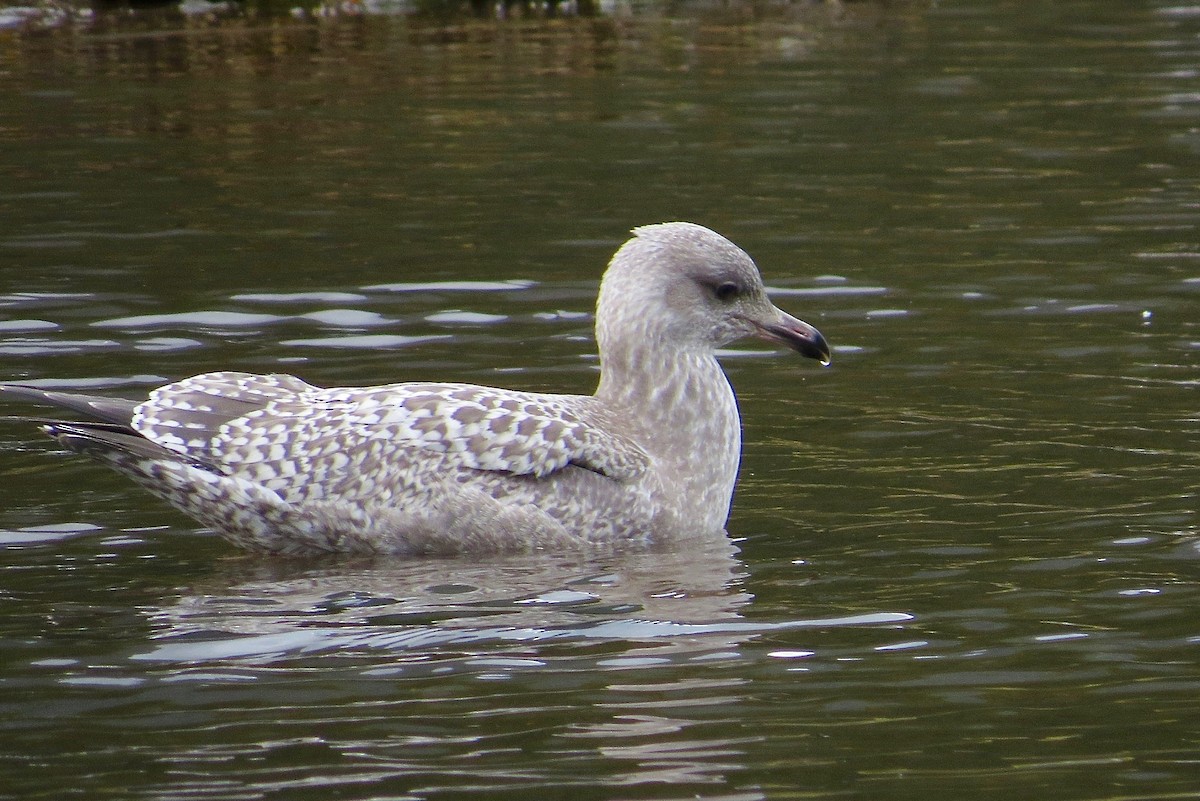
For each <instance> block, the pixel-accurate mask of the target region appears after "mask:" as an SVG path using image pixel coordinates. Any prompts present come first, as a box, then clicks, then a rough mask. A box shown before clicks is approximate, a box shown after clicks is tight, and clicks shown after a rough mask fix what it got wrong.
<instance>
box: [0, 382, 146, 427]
mask: <svg viewBox="0 0 1200 801" xmlns="http://www.w3.org/2000/svg"><path fill="white" fill-rule="evenodd" d="M0 392H3V393H5V394H6V395H10V396H12V397H14V398H18V399H20V400H26V401H30V402H32V403H40V404H43V405H46V406H57V407H59V408H62V409H68V410H70V411H72V412H78V413H79V414H82V415H85V416H86V417H90V418H91V419H93V420H99V421H101V422H104V423H115V424H117V425H121V426H125V427H128V426H129V424H130V423H132V422H133V410H134V409H136V408H137V406H138V403H139V401H131V400H125V399H124V398H105V397H101V396H99V395H82V394H78V393H75V392H55V391H53V390H48V389H39V388H37V387H31V386H26V385H25V384H0Z"/></svg>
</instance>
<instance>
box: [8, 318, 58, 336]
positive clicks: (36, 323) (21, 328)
mask: <svg viewBox="0 0 1200 801" xmlns="http://www.w3.org/2000/svg"><path fill="white" fill-rule="evenodd" d="M60 328H62V326H60V325H59V324H58V323H52V322H50V321H49V320H2V321H0V333H20V332H25V331H57V330H59V329H60Z"/></svg>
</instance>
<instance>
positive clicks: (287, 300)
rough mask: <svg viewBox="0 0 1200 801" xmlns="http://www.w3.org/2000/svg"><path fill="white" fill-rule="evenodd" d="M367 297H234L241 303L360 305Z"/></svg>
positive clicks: (314, 294)
mask: <svg viewBox="0 0 1200 801" xmlns="http://www.w3.org/2000/svg"><path fill="white" fill-rule="evenodd" d="M366 299H367V296H366V295H360V294H358V293H356V292H258V293H251V294H245V295H232V296H230V300H235V301H238V302H239V303H359V302H361V301H364V300H366Z"/></svg>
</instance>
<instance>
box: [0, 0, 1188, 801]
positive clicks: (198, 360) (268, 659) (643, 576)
mask: <svg viewBox="0 0 1200 801" xmlns="http://www.w3.org/2000/svg"><path fill="white" fill-rule="evenodd" d="M6 24H7V23H6ZM48 25H49V27H47V28H46V29H43V30H10V31H8V32H6V33H2V34H0V37H2V38H0V72H2V74H3V76H4V88H3V90H2V91H3V95H0V145H2V146H0V176H3V177H2V179H0V180H2V184H0V215H2V218H3V219H4V221H5V225H4V226H3V230H2V231H0V366H2V369H3V375H4V377H5V378H16V379H22V380H36V381H41V382H44V383H47V384H50V385H55V386H62V387H68V388H80V389H85V388H86V389H91V390H105V391H111V392H116V393H127V394H129V395H134V394H136V393H138V392H141V391H144V390H145V389H146V388H147V387H149V386H153V385H154V384H155V383H158V382H161V381H164V380H167V379H170V378H177V377H181V376H185V375H188V374H191V373H195V372H200V371H203V370H209V369H214V368H223V367H232V368H237V369H247V370H276V371H278V370H286V371H290V372H296V373H298V374H300V375H302V376H303V377H305V378H306V379H308V380H311V381H313V382H317V383H326V384H354V383H373V382H382V381H390V380H402V379H405V378H433V379H457V380H470V381H480V382H487V383H501V384H506V385H510V386H516V387H521V388H528V389H538V390H548V389H552V390H557V391H574V392H587V391H590V389H591V388H592V386H593V385H594V382H595V361H594V359H593V358H592V357H591V356H590V354H591V353H592V343H591V340H590V316H589V314H590V310H591V309H590V306H591V303H592V299H593V297H594V292H595V288H596V282H597V279H598V277H599V273H600V271H601V270H602V267H603V263H604V261H605V260H606V259H607V257H608V256H609V255H610V254H611V252H612V250H613V249H614V248H615V247H616V246H617V245H618V244H619V242H620V241H621V240H622V239H623V238H624V233H623V232H625V231H626V230H627V229H628V228H630V227H631V226H634V225H638V224H642V223H647V222H654V221H660V220H665V219H675V218H682V219H692V220H696V221H698V222H702V223H705V224H708V225H710V226H711V227H714V228H716V229H717V230H720V231H722V232H724V233H726V234H728V235H729V236H731V237H732V238H734V239H735V241H737V242H739V243H740V244H742V245H743V246H745V247H746V248H747V249H748V250H749V251H750V252H751V253H752V254H753V255H754V256H755V257H756V259H757V260H758V262H759V264H760V266H761V267H762V269H763V271H764V274H765V276H766V278H767V281H768V283H769V284H770V285H771V286H772V288H773V289H774V290H775V292H774V294H775V300H776V302H777V303H778V304H779V305H781V306H782V307H784V308H786V309H788V310H789V311H791V312H793V313H795V314H797V315H798V316H801V317H803V318H805V319H807V320H809V321H810V322H812V323H814V324H816V325H818V326H819V327H820V328H821V329H822V330H823V332H824V333H825V334H826V335H827V336H828V337H829V339H830V341H831V342H832V343H833V345H834V365H833V367H832V368H830V369H828V370H822V369H820V368H817V367H814V366H812V364H811V363H803V364H802V363H800V360H798V359H796V358H794V356H789V355H785V354H782V353H780V354H771V353H770V352H769V351H764V350H762V349H761V348H758V347H756V346H754V345H739V346H738V347H737V348H736V349H735V350H733V351H731V352H730V353H729V354H727V356H726V358H725V362H726V365H727V367H728V370H729V372H730V374H731V375H732V377H733V380H734V383H735V385H736V387H737V389H738V391H739V396H740V398H741V402H742V407H743V415H744V418H745V427H746V449H745V459H744V465H743V475H742V480H741V483H740V485H739V491H738V497H737V500H736V503H735V511H734V514H733V517H732V519H731V521H730V524H729V529H730V532H731V543H730V544H729V546H728V547H724V546H714V547H712V548H708V549H699V550H697V551H695V552H685V553H672V554H648V555H647V554H631V555H628V556H624V557H613V556H603V557H601V556H597V557H594V558H585V557H580V556H576V555H572V556H562V557H556V556H543V557H537V558H511V559H504V560H500V561H497V562H488V563H476V562H470V561H465V560H464V561H444V560H443V561H415V562H412V561H401V562H396V561H382V562H362V561H346V560H318V561H311V562H310V561H301V562H295V561H286V560H282V561H280V560H266V559H262V558H259V557H247V556H243V555H240V554H237V553H234V552H232V551H231V549H230V548H229V547H227V546H226V545H224V544H223V543H222V542H221V541H220V540H218V539H216V538H215V537H213V536H212V535H210V534H208V533H206V532H203V531H198V530H197V529H196V528H195V527H194V526H193V525H192V524H191V523H190V522H189V521H187V520H186V519H183V518H181V517H180V516H178V515H177V514H175V513H174V512H172V511H171V510H169V509H166V508H164V507H163V506H162V505H161V504H159V503H158V502H156V501H155V500H153V499H152V498H149V497H148V496H145V495H144V494H143V493H141V492H140V491H139V490H138V489H137V488H136V487H134V486H132V485H130V484H129V483H127V482H125V481H124V480H122V479H121V478H120V477H119V476H115V475H110V474H109V473H107V472H106V471H104V470H102V469H101V468H99V467H97V466H94V465H92V464H90V463H87V462H85V461H83V460H80V459H78V458H68V457H66V456H63V455H61V454H59V453H56V452H55V451H54V448H53V447H52V444H51V443H49V442H48V441H45V440H43V439H42V438H40V436H39V435H38V434H37V433H36V432H35V431H33V430H32V427H31V426H29V425H28V424H25V423H19V422H14V421H9V420H4V421H0V474H2V475H3V486H4V489H3V496H2V497H3V499H4V502H3V504H2V505H0V545H3V546H4V549H5V550H4V554H3V560H4V562H3V564H4V567H3V572H2V573H0V604H3V614H2V615H0V683H2V685H3V694H2V696H0V697H2V700H0V709H2V711H3V714H2V715H0V721H2V722H0V775H2V776H3V777H4V781H3V783H2V784H0V797H11V798H21V799H26V798H51V797H52V798H60V797H62V796H63V795H65V794H73V795H75V796H78V797H84V798H121V799H131V798H139V799H140V798H145V799H151V798H153V799H183V798H192V799H195V798H203V799H261V798H321V799H323V800H324V799H368V798H370V799H376V798H378V799H382V798H389V799H400V798H421V799H425V798H466V797H487V798H510V797H529V796H530V795H531V794H532V795H534V796H536V797H545V798H559V797H562V798H565V797H571V798H606V799H626V798H629V799H633V798H637V799H678V798H686V797H703V798H720V799H757V798H799V797H805V798H832V797H854V798H871V799H885V798H886V799H902V798H922V799H929V798H947V799H950V798H955V799H957V798H963V797H968V796H970V797H978V798H997V799H999V798H1004V799H1011V798H1022V799H1056V800H1057V799H1099V798H1123V799H1134V798H1137V799H1143V798H1144V799H1150V798H1154V799H1162V798H1184V797H1194V796H1195V795H1196V794H1197V793H1198V792H1200V770H1198V769H1197V765H1198V763H1197V753H1198V751H1200V723H1197V721H1200V702H1198V701H1197V699H1198V698H1200V693H1198V690H1200V672H1198V671H1197V662H1198V659H1197V648H1198V647H1200V628H1198V627H1197V625H1196V622H1195V621H1196V617H1195V611H1194V610H1195V609H1196V607H1197V604H1198V602H1200V593H1198V591H1197V562H1198V559H1200V553H1198V550H1197V544H1198V542H1200V536H1198V534H1200V532H1198V523H1197V517H1196V508H1197V504H1196V487H1197V479H1196V476H1197V466H1198V463H1200V447H1198V445H1197V431H1198V426H1197V413H1196V408H1197V405H1196V391H1197V353H1198V352H1200V328H1198V326H1197V319H1198V317H1197V311H1196V309H1197V294H1198V293H1200V242H1198V241H1197V235H1196V223H1197V220H1198V218H1200V211H1197V209H1198V208H1200V186H1198V185H1197V181H1196V174H1195V173H1196V170H1195V165H1196V157H1197V152H1198V148H1200V137H1198V134H1197V130H1198V127H1200V103H1198V102H1197V98H1198V97H1200V95H1198V94H1197V89H1196V87H1197V79H1198V77H1200V72H1198V71H1197V67H1196V64H1197V63H1198V59H1197V56H1198V55H1200V53H1198V50H1200V47H1198V44H1197V43H1198V42H1200V38H1198V37H1200V12H1198V11H1197V10H1196V9H1195V8H1194V7H1191V6H1187V5H1179V4H1170V3H1166V2H1161V3H1154V2H1147V3H1124V2H1121V3H1116V2H1111V3H1109V2H1090V3H1057V4H1053V5H1052V6H1044V7H1043V6H1041V5H1034V4H1009V3H999V2H983V1H982V0H977V1H976V2H961V3H940V4H938V5H936V6H927V5H923V4H905V3H900V4H888V5H886V6H881V5H875V4H871V3H848V4H845V5H844V6H843V7H841V8H826V7H824V6H816V7H810V6H801V7H796V8H765V7H763V8H758V9H752V10H747V9H730V10H728V11H713V10H703V9H699V10H695V9H693V10H689V9H687V8H684V9H681V10H679V11H678V12H676V13H674V14H666V15H665V14H662V13H658V12H656V11H654V10H653V9H647V10H642V11H638V12H636V13H633V14H632V15H626V14H623V13H622V14H619V15H617V16H615V17H612V18H602V19H596V20H562V21H554V22H539V21H536V20H532V21H531V20H526V21H520V20H510V21H507V22H492V21H487V22H471V23H464V24H455V25H452V26H448V27H447V26H439V25H436V24H433V23H421V22H417V21H412V20H406V19H404V18H402V17H394V16H386V15H385V16H374V15H368V16H362V17H345V16H343V17H333V18H321V19H295V18H291V17H283V18H256V17H238V16H237V15H235V14H231V13H230V12H228V11H225V12H222V11H220V10H219V9H216V10H208V11H203V10H201V11H198V12H197V13H194V14H192V15H191V16H187V17H183V16H180V15H178V14H177V13H174V12H171V11H138V12H133V13H126V12H112V13H101V12H97V13H95V14H93V15H92V16H91V17H83V18H80V19H77V20H76V21H75V22H73V23H61V22H60V23H55V24H49V23H48ZM13 411H17V410H16V409H13ZM21 411H25V410H24V409H22V410H21Z"/></svg>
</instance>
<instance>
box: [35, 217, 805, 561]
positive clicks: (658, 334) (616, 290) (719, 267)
mask: <svg viewBox="0 0 1200 801" xmlns="http://www.w3.org/2000/svg"><path fill="white" fill-rule="evenodd" d="M722 282H726V283H727V282H737V283H738V285H739V286H740V287H744V294H745V296H746V299H745V300H744V301H741V302H740V304H730V303H725V302H721V303H718V302H717V301H716V300H713V297H712V296H713V289H712V287H713V286H717V285H720V284H721V283H722ZM722 303H723V304H724V305H722ZM781 314H782V313H781V312H778V310H777V309H775V308H774V307H773V306H771V305H770V304H769V302H767V301H766V300H765V293H764V292H763V291H762V284H761V279H760V277H759V275H758V270H757V268H756V267H755V266H754V264H753V262H752V261H750V259H749V257H748V256H746V254H745V253H744V252H742V251H741V250H740V249H738V248H737V247H736V246H734V245H733V244H732V243H730V242H729V241H728V240H726V239H724V238H723V237H720V236H718V235H717V234H714V233H712V232H711V231H708V230H707V229H704V228H701V227H700V226H695V225H691V224H687V223H669V224H663V225H657V226H648V227H646V228H641V229H637V230H636V231H635V237H634V238H633V239H631V240H630V241H629V242H628V243H626V245H625V246H624V247H623V248H621V250H619V251H618V253H617V255H616V256H614V258H613V260H612V262H611V263H610V265H609V270H608V272H607V273H606V274H605V278H604V281H603V282H602V285H601V293H600V300H599V303H598V306H597V321H596V332H597V341H598V344H599V346H600V358H601V382H600V386H599V388H598V389H597V392H596V394H595V395H593V396H578V395H555V394H543V393H532V392H519V391H515V390H508V389H500V388H493V387H484V386H475V385H470V384H450V383H419V382H410V383H399V384H390V385H385V386H374V387H361V388H332V389H325V388H321V387H317V386H313V385H311V384H308V383H306V382H304V381H302V380H300V379H298V378H295V377H293V376H289V375H253V374H249V373H240V372H214V373H207V374H204V375H198V376H194V377H192V378H188V379H185V380H182V381H178V382H175V383H172V384H168V385H166V386H162V387H159V388H157V389H155V390H153V391H152V392H151V393H150V395H149V397H148V398H147V399H146V400H145V401H144V402H142V403H140V404H138V405H136V406H135V407H133V409H132V413H131V418H130V419H129V422H128V428H123V427H122V421H123V418H122V415H124V414H128V412H127V411H126V409H127V407H125V406H122V405H121V404H120V403H116V404H113V403H110V402H108V401H105V400H104V399H96V398H86V397H82V396H76V397H72V398H67V397H66V396H65V395H62V394H61V393H59V394H55V393H38V391H37V390H34V389H31V388H20V389H19V390H18V393H19V394H20V395H21V396H22V397H25V398H33V399H36V400H39V401H41V402H46V403H53V404H57V405H63V406H67V407H68V408H72V409H75V410H77V411H83V412H85V413H87V412H88V411H91V410H99V411H102V412H103V414H100V415H97V416H99V417H100V418H101V419H102V420H104V421H105V422H103V423H97V424H87V423H79V424H73V423H51V424H48V425H47V426H46V427H45V428H46V430H47V432H48V433H49V434H50V435H51V436H54V437H56V438H57V439H58V440H59V441H60V442H61V443H63V444H64V445H65V446H66V447H68V448H70V449H73V450H76V451H79V452H82V453H86V454H87V455H89V456H92V457H93V458H96V459H98V460H100V461H102V462H105V463H107V464H108V465H110V466H111V467H113V468H115V469H117V470H119V471H121V472H123V473H125V474H127V475H129V476H130V477H132V478H133V479H134V480H136V481H137V482H138V483H140V484H142V485H143V486H144V487H146V488H147V489H149V490H150V491H151V492H153V493H155V494H156V495H159V496H160V497H162V498H164V499H165V500H167V501H168V502H169V503H171V504H172V505H174V506H176V507H177V508H179V509H181V510H182V511H184V512H186V513H187V514H189V515H191V516H192V517H194V518H196V519H197V520H199V521H201V522H202V523H204V524H205V525H208V526H211V527H213V528H214V529H216V530H217V531H218V532H220V533H221V534H222V535H223V536H225V537H226V538H227V539H229V540H230V541H232V542H234V543H235V544H237V545H239V546H242V547H245V548H249V549H253V550H259V551H268V552H274V553H288V554H301V553H314V552H360V553H362V552H368V553H369V552H384V553H408V554H416V553H438V554H442V553H446V554H453V553H481V552H495V551H514V550H525V551H528V550H540V549H546V550H562V549H567V548H578V547H595V546H614V547H615V546H619V547H643V546H648V545H652V544H657V543H663V542H667V541H672V540H679V539H685V538H688V537H696V536H702V535H706V534H712V533H716V532H720V531H722V530H723V526H724V523H725V520H726V518H727V516H728V513H729V506H730V502H731V498H732V494H733V487H734V483H735V481H736V476H737V468H738V461H739V458H740V451H741V433H740V420H739V416H738V409H737V403H736V401H735V399H734V395H733V391H732V389H731V388H730V386H729V383H728V381H727V379H726V377H725V374H724V372H723V371H722V370H721V367H720V365H719V364H718V363H717V361H716V359H715V357H714V350H715V348H716V347H719V346H720V345H722V344H724V343H725V342H727V341H729V340H731V339H734V338H737V337H739V336H744V335H746V334H748V333H753V332H754V327H753V325H751V324H750V323H748V322H745V321H746V320H747V319H749V318H751V317H753V316H754V315H758V316H759V317H762V318H763V319H768V318H771V317H772V315H781ZM784 317H786V315H784ZM788 319H792V321H793V322H798V321H795V320H794V319H793V318H788ZM801 325H803V324H801ZM817 336H818V337H819V335H817ZM822 344H823V343H822ZM114 418H122V419H118V420H117V421H116V422H112V421H113V420H114Z"/></svg>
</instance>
